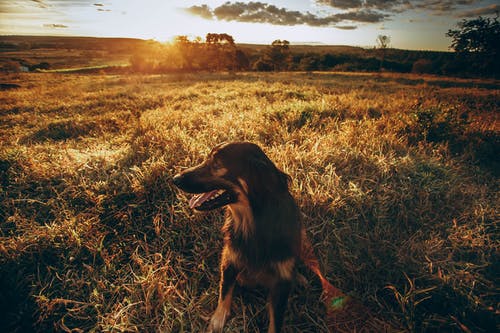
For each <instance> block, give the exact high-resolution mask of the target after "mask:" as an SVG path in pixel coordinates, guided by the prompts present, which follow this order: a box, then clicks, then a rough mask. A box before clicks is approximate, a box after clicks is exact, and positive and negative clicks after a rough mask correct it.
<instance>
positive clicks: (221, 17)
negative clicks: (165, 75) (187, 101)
mask: <svg viewBox="0 0 500 333" xmlns="http://www.w3.org/2000/svg"><path fill="white" fill-rule="evenodd" d="M499 8H500V6H499V5H498V4H496V2H495V1H479V0H467V1H441V2H436V1H430V0H417V1H369V0H366V1H360V0H352V1H349V0H344V1H335V0H302V1H301V0H293V1H282V0H275V1H267V2H251V1H250V2H249V1H244V2H227V1H224V0H223V1H217V0H211V1H182V0H173V1H163V0H144V1H134V0H122V1H108V0H106V1H95V0H93V1H90V0H69V1H65V0H13V1H8V0H0V34H2V35H64V36H71V35H72V36H97V37H137V38H144V39H156V40H159V41H166V40H170V39H171V38H172V37H174V36H176V35H188V36H191V37H194V36H202V37H204V36H205V35H206V33H208V32H216V33H223V32H224V33H228V34H231V35H232V36H234V38H235V40H236V42H237V43H262V44H268V43H270V42H271V41H273V40H275V39H287V40H289V41H291V42H292V43H321V44H343V45H354V46H364V47H372V46H374V45H375V40H376V37H377V35H380V34H384V35H389V36H391V46H392V47H395V48H404V49H430V50H446V49H447V48H448V46H449V44H450V41H449V39H448V38H446V37H445V33H446V31H448V29H451V28H453V27H454V26H455V24H456V23H457V22H458V21H460V20H461V19H462V18H469V17H476V16H478V15H483V16H488V15H490V16H491V15H495V12H498V10H499Z"/></svg>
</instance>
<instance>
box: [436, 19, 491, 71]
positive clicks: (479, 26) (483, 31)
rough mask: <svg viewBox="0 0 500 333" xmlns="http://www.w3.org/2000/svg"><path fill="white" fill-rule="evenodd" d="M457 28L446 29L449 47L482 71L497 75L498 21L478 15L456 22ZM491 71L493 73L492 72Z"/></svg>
mask: <svg viewBox="0 0 500 333" xmlns="http://www.w3.org/2000/svg"><path fill="white" fill-rule="evenodd" d="M457 26H458V29H457V30H451V29H450V30H448V32H447V33H446V36H448V37H450V38H452V42H451V45H450V48H452V49H453V50H454V51H455V52H456V53H457V54H458V55H459V56H461V57H463V58H465V59H467V60H468V61H469V62H471V63H472V64H473V65H474V67H475V68H476V69H477V70H479V71H482V72H483V73H487V72H488V73H490V74H495V75H497V76H498V75H499V68H500V66H499V64H498V57H499V56H500V52H499V51H500V23H499V22H498V14H497V16H496V17H495V18H484V17H481V16H480V17H478V18H474V19H470V20H462V21H461V22H459V23H457ZM492 71H493V73H492Z"/></svg>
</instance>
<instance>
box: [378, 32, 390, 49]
mask: <svg viewBox="0 0 500 333" xmlns="http://www.w3.org/2000/svg"><path fill="white" fill-rule="evenodd" d="M390 43H391V37H389V36H387V35H378V36H377V46H378V48H379V49H382V50H385V49H387V48H388V47H389V44H390Z"/></svg>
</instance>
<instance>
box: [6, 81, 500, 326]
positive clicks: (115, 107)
mask: <svg viewBox="0 0 500 333" xmlns="http://www.w3.org/2000/svg"><path fill="white" fill-rule="evenodd" d="M2 80H3V81H4V82H9V83H11V84H17V85H19V87H18V88H15V86H12V87H11V88H12V89H9V90H5V91H2V94H1V95H0V184H1V187H0V311H1V313H2V316H0V327H2V328H3V331H4V332H21V331H32V330H35V331H38V332H46V331H57V332H59V331H66V332H67V331H75V332H80V331H85V332H86V331H126V332H129V331H136V332H137V331H138V332H157V331H164V332H201V331H203V330H204V328H205V327H206V324H207V319H208V318H209V317H210V315H211V313H212V311H213V310H214V309H215V306H216V302H217V284H218V280H219V277H218V263H219V259H218V258H219V252H220V249H221V242H222V240H221V235H220V232H219V229H220V227H221V225H222V220H223V217H222V212H220V211H216V212H211V213H208V214H197V213H194V212H193V211H191V210H190V209H189V207H188V204H187V201H188V195H186V194H184V193H181V192H179V191H178V190H176V189H175V188H174V187H173V186H172V183H171V177H172V175H174V174H175V173H176V172H178V171H180V170H182V169H183V168H185V167H189V166H192V165H194V164H196V163H198V162H199V161H201V160H202V159H203V158H204V156H205V155H206V154H207V152H208V151H209V150H210V149H211V147H213V146H214V145H216V144H217V143H220V142H223V141H232V140H249V141H252V142H255V143H257V144H259V145H260V146H262V148H263V149H264V151H265V152H266V153H267V154H268V155H269V156H270V158H271V159H272V160H273V161H275V162H276V164H277V165H278V166H279V167H280V168H281V169H282V170H284V171H285V172H287V173H288V174H290V176H291V177H292V179H293V181H292V184H291V190H292V192H293V194H294V196H295V197H296V198H297V201H298V203H299V205H300V208H301V211H302V212H303V214H304V224H305V225H306V228H307V230H308V233H309V235H310V237H311V239H312V241H313V243H314V246H315V251H316V253H317V254H318V256H319V258H320V261H321V265H322V267H323V269H324V271H325V273H326V275H327V277H328V279H329V280H330V281H331V282H332V283H333V284H334V285H336V286H337V287H339V288H341V289H342V290H344V291H345V292H347V293H349V294H350V295H351V296H352V297H353V298H355V299H357V300H358V301H359V302H361V303H362V304H363V305H364V306H365V307H366V308H367V309H369V313H370V318H369V320H365V319H363V320H358V317H357V316H356V315H355V314H354V313H353V312H350V310H346V312H345V313H343V316H339V317H338V318H336V320H334V321H331V320H329V319H328V318H327V317H326V316H325V309H324V308H323V307H322V305H321V302H319V298H320V285H319V282H318V281H317V280H315V278H314V277H313V276H312V275H311V274H310V273H309V272H307V271H305V270H304V269H302V268H301V273H302V274H304V275H305V276H306V277H307V279H308V282H307V283H306V284H305V285H298V286H296V287H295V288H294V290H293V292H292V295H291V297H290V302H289V306H288V310H287V314H286V319H285V330H284V331H285V332H327V331H328V330H330V331H340V332H345V331H347V332H348V331H352V330H353V329H354V328H355V327H357V328H358V329H359V328H360V327H369V329H370V330H372V331H411V332H424V331H426V332H427V331H429V332H431V331H447V332H462V331H465V332H493V331H495V330H498V325H499V322H498V308H497V306H498V304H497V303H498V271H499V267H498V263H499V260H498V259H499V258H498V246H499V240H498V211H499V197H498V193H500V192H499V182H498V170H500V168H499V160H498V156H500V154H499V146H500V144H499V130H498V129H499V127H498V123H499V119H498V115H499V114H500V113H499V111H500V110H499V103H498V101H499V88H498V83H497V82H496V81H481V80H476V81H466V80H459V79H449V78H436V77H425V76H415V75H404V76H402V75H395V74H387V73H385V74H362V73H357V74H345V73H343V74H342V73H316V74H305V73H275V74H256V73H247V74H238V75H234V74H172V75H144V76H141V75H128V76H127V75H76V74H73V75H67V74H65V75H63V74H9V75H4V76H3V77H2ZM264 303H265V294H264V293H263V292H262V291H250V290H242V289H238V290H237V291H236V292H235V298H234V304H233V307H232V317H231V318H230V320H229V322H228V328H227V329H228V331H230V332H240V331H243V332H254V331H257V330H258V329H259V328H263V327H265V326H266V320H267V314H266V311H264Z"/></svg>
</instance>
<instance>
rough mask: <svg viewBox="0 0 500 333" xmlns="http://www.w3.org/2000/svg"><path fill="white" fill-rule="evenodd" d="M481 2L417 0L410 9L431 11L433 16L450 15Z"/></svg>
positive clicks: (412, 2) (476, 0) (471, 0)
mask: <svg viewBox="0 0 500 333" xmlns="http://www.w3.org/2000/svg"><path fill="white" fill-rule="evenodd" d="M480 1H481V0H444V1H438V0H416V1H411V2H410V5H409V8H416V9H422V10H426V11H430V12H432V13H433V14H438V15H443V14H449V13H450V12H451V11H455V10H457V9H458V8H459V7H461V6H470V5H473V4H476V3H478V2H480Z"/></svg>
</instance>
